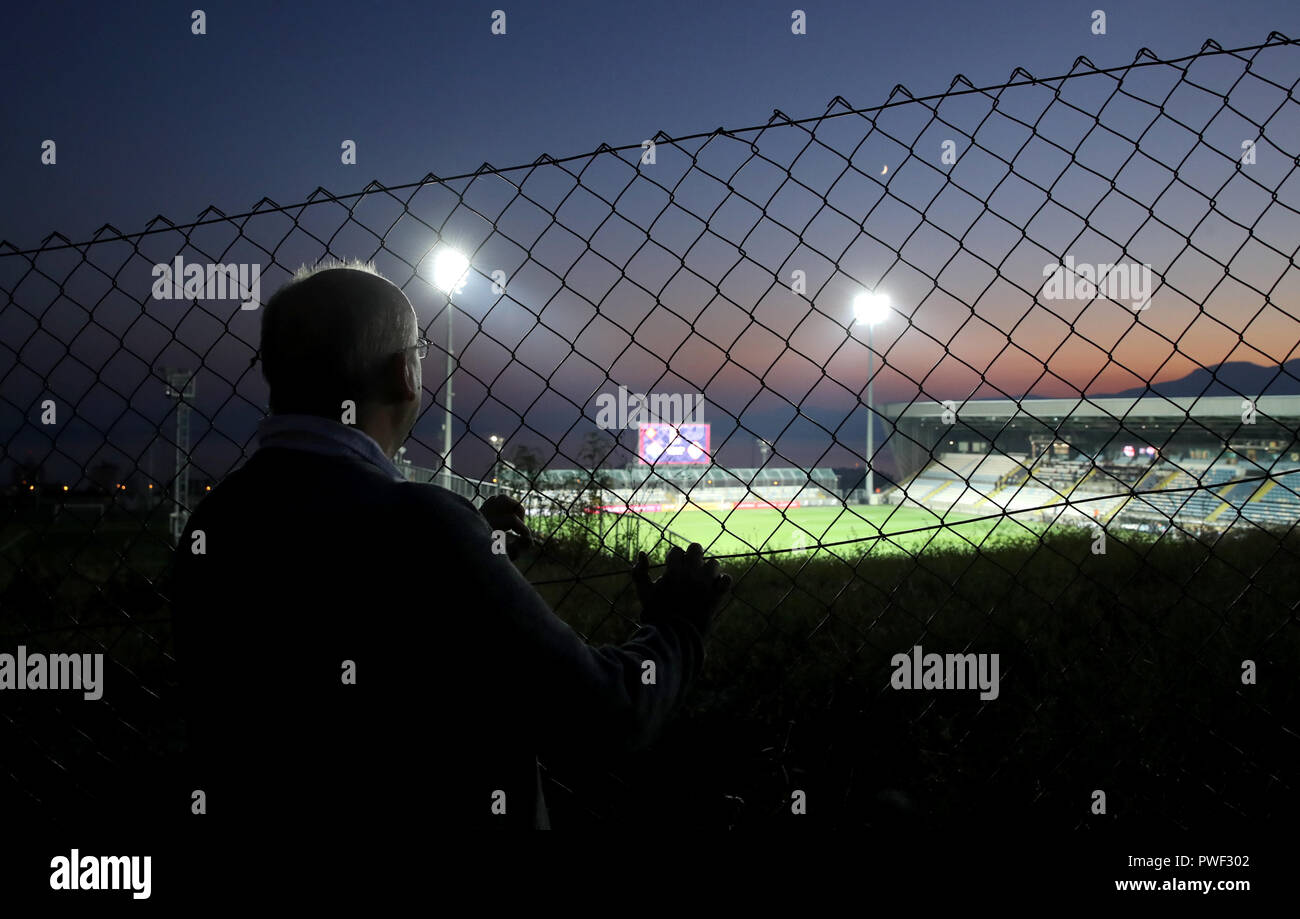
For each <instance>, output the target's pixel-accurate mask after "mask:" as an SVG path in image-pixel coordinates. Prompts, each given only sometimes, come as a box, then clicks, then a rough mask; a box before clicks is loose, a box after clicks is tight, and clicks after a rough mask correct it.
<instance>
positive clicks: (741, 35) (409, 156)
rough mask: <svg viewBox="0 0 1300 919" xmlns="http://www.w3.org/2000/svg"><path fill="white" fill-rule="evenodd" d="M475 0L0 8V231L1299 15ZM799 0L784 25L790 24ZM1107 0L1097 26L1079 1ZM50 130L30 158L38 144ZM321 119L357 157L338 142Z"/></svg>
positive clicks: (1057, 65)
mask: <svg viewBox="0 0 1300 919" xmlns="http://www.w3.org/2000/svg"><path fill="white" fill-rule="evenodd" d="M497 6H499V4H497V5H494V4H493V3H484V4H474V3H454V4H450V3H375V4H366V5H357V4H351V3H331V2H320V3H312V4H310V5H299V4H280V3H222V4H210V5H205V6H203V7H202V8H203V9H204V10H205V11H206V13H207V19H208V21H207V28H208V34H207V35H206V36H201V37H200V36H194V35H192V34H191V33H190V11H191V10H192V9H193V6H187V5H181V4H174V3H151V2H138V3H128V4H115V5H111V6H108V5H104V4H93V3H81V4H77V3H60V4H54V3H42V4H31V5H24V6H23V7H22V8H11V9H10V10H7V11H6V15H5V20H6V28H5V30H4V33H5V36H4V38H3V39H2V40H0V42H2V50H3V53H0V69H2V70H3V73H4V86H5V91H4V93H3V94H2V96H3V99H2V100H0V112H2V117H0V123H3V124H4V126H5V131H4V138H3V145H2V146H0V171H2V172H3V175H4V176H5V181H4V183H3V186H0V239H6V240H8V241H10V242H11V243H14V244H16V245H18V246H19V247H20V248H28V247H31V246H35V245H37V244H38V243H39V241H40V240H41V239H42V238H43V237H44V236H45V235H46V234H48V233H50V232H52V231H56V230H57V231H59V232H61V233H63V234H65V235H67V236H69V237H71V238H73V239H74V240H81V239H84V238H87V237H89V235H90V234H91V233H92V232H93V231H94V230H95V229H97V228H98V227H100V226H102V225H103V224H105V223H111V224H113V225H114V226H116V227H118V228H119V229H121V230H123V231H126V232H129V231H133V230H136V229H139V228H141V227H142V225H143V223H144V222H145V221H146V220H148V219H149V218H151V217H153V216H154V215H155V214H159V213H161V214H164V215H165V216H167V217H168V218H170V219H171V220H173V221H175V222H178V223H179V222H185V221H188V220H192V219H194V217H195V216H196V215H197V214H198V212H199V211H201V210H202V209H203V208H204V207H206V206H208V205H210V204H212V205H216V206H217V207H219V208H221V209H222V210H224V211H225V212H226V213H237V212H242V211H245V210H248V209H249V208H250V207H251V206H252V205H253V204H254V203H255V202H256V201H258V200H259V199H260V198H262V197H263V196H266V197H269V198H271V199H273V200H275V201H277V202H279V203H281V204H287V203H291V202H297V201H301V200H303V199H305V198H306V196H307V195H308V194H309V193H310V192H311V191H312V190H313V189H314V188H316V187H317V186H318V185H319V186H324V187H325V188H327V189H329V190H330V191H334V192H336V193H342V192H346V191H357V190H360V189H361V188H362V187H363V186H364V185H365V184H366V183H367V182H369V181H370V180H371V179H379V180H380V181H381V182H384V183H385V184H396V183H402V182H411V181H416V180H418V179H420V178H421V177H423V176H424V175H425V174H426V173H429V172H433V173H435V174H437V175H440V176H447V175H454V174H460V173H463V172H470V171H473V170H474V169H475V168H477V167H478V166H479V165H480V164H481V163H483V162H484V161H487V162H490V163H492V164H493V165H495V166H506V165H514V164H517V163H528V162H532V161H533V160H534V159H535V158H536V157H537V156H538V154H540V153H542V152H547V153H550V154H552V155H554V156H561V155H565V154H572V153H580V152H584V151H587V150H590V149H594V148H595V147H596V146H598V145H599V144H600V143H602V142H605V143H608V144H610V145H611V146H619V145H622V144H628V143H638V142H640V141H641V140H642V139H644V138H647V137H650V136H652V135H653V134H654V132H655V131H658V130H663V131H665V132H666V133H668V134H670V135H672V136H680V135H684V134H691V133H695V132H699V131H708V130H711V129H713V128H715V127H718V126H719V125H722V126H725V127H727V128H729V129H735V128H739V127H746V126H749V125H752V124H762V123H764V122H766V120H767V119H768V117H769V116H770V115H771V113H772V110H773V109H774V108H779V109H781V110H782V111H783V112H785V113H786V114H788V115H790V116H791V117H794V118H799V117H808V116H813V115H818V114H821V113H822V112H823V111H824V110H825V107H826V104H827V103H828V102H829V101H830V100H831V99H832V98H833V97H834V96H836V95H840V96H843V97H844V98H845V99H846V100H848V101H849V102H850V103H852V104H853V105H854V106H858V107H865V106H871V105H876V104H879V103H881V102H883V101H884V100H885V99H886V97H887V96H888V94H889V91H890V89H891V88H892V87H893V86H894V85H895V84H897V83H902V84H904V85H905V86H907V87H908V88H909V89H910V90H911V91H912V92H913V93H915V94H918V95H922V94H931V93H937V92H941V91H943V90H945V89H946V88H947V87H948V84H949V81H950V80H951V78H952V77H953V75H954V74H957V73H963V74H965V75H966V76H967V77H969V78H970V79H971V80H972V81H973V82H975V83H976V85H986V84H991V83H997V82H1001V81H1003V80H1005V79H1006V78H1007V77H1008V75H1009V74H1010V73H1011V71H1012V69H1013V68H1014V67H1015V66H1017V65H1018V66H1022V67H1024V68H1025V69H1027V70H1028V71H1030V72H1031V73H1033V74H1034V75H1035V76H1055V75H1057V74H1061V73H1065V72H1067V71H1069V69H1070V67H1071V65H1072V64H1073V62H1074V59H1075V58H1076V57H1077V56H1078V55H1086V56H1087V57H1088V58H1089V59H1090V60H1091V61H1092V62H1093V63H1094V64H1096V65H1097V66H1099V67H1107V66H1116V65H1121V64H1126V63H1128V62H1130V61H1132V59H1133V56H1134V54H1135V53H1136V52H1137V51H1138V49H1139V48H1142V47H1147V48H1150V49H1151V50H1152V51H1154V52H1155V53H1156V54H1157V55H1160V56H1162V57H1165V56H1168V57H1173V56H1181V55H1184V54H1191V53H1193V52H1194V51H1196V50H1197V49H1198V48H1199V47H1200V46H1201V43H1202V42H1203V41H1204V40H1205V39H1207V38H1213V39H1215V40H1216V41H1218V42H1219V43H1220V44H1222V45H1223V46H1224V47H1238V46H1244V45H1252V44H1257V43H1259V42H1262V41H1264V39H1265V37H1266V36H1267V35H1268V33H1269V31H1270V30H1274V29H1276V30H1278V31H1281V32H1282V33H1283V34H1286V35H1288V36H1290V37H1292V38H1294V37H1296V36H1297V35H1300V4H1297V3H1295V2H1293V0H1234V2H1232V3H1223V2H1220V0H1155V2H1150V0H1148V2H1131V0H1130V2H1125V3H1123V4H1115V5H1108V4H1105V3H1102V2H1100V0H1088V2H1086V3H1082V2H1081V3H1069V2H1041V0H1018V2H1001V3H991V4H983V3H968V2H935V0H909V2H906V3H863V2H837V3H805V2H800V3H799V4H791V3H770V2H744V3H742V2H710V3H697V2H683V0H678V2H674V0H666V2H656V3H610V2H590V3H578V2H565V0H558V2H547V3H536V2H529V3H520V4H511V5H507V6H505V7H504V9H505V12H506V15H507V34H506V35H505V36H500V37H495V36H493V35H491V34H490V32H489V28H490V24H491V23H490V15H491V11H492V10H493V9H494V8H497ZM796 6H797V7H798V8H801V9H803V10H805V12H806V13H807V17H808V34H807V35H804V36H794V35H792V34H791V32H790V11H791V9H792V8H795V7H796ZM1098 7H1100V8H1103V9H1105V11H1106V13H1107V17H1108V18H1107V34H1106V35H1104V36H1096V35H1093V34H1091V31H1090V27H1091V19H1090V14H1091V11H1092V10H1093V9H1097V8H1098ZM46 138H53V139H54V140H55V141H56V142H57V143H58V165H57V166H56V167H54V168H49V167H45V166H42V165H41V163H40V160H39V156H40V144H41V141H43V140H44V139H46ZM344 138H351V139H354V140H356V141H357V143H358V163H357V165H356V166H344V165H341V164H340V162H339V144H340V142H341V141H342V139H344Z"/></svg>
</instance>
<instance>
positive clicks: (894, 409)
mask: <svg viewBox="0 0 1300 919" xmlns="http://www.w3.org/2000/svg"><path fill="white" fill-rule="evenodd" d="M953 401H954V402H955V403H956V410H957V413H958V415H959V416H960V417H961V418H963V419H965V420H974V419H984V420H990V421H1008V420H1012V419H1015V418H1018V417H1023V418H1025V419H1026V420H1034V421H1039V422H1043V421H1060V420H1061V419H1065V418H1068V419H1070V420H1071V421H1078V422H1086V421H1094V422H1098V421H1099V422H1103V423H1107V422H1114V421H1116V420H1129V421H1139V422H1141V421H1154V422H1157V423H1159V422H1161V421H1174V420H1181V419H1185V418H1189V417H1191V418H1195V419H1197V420H1199V421H1208V420H1211V419H1215V420H1234V421H1236V422H1237V423H1240V421H1241V411H1242V408H1241V403H1242V399H1241V398H1240V397H1238V396H1201V397H1199V398H1197V397H1192V396H1170V397H1166V396H1144V397H1132V396H1123V397H1094V398H1070V399H1019V400H1017V399H971V400H969V401H966V402H957V400H953ZM946 410H947V406H945V405H944V404H943V403H942V402H890V403H887V404H886V405H884V406H882V408H881V411H882V413H883V414H884V415H885V416H886V417H888V418H891V419H894V420H895V421H898V420H904V419H906V420H912V421H924V420H929V419H935V420H938V419H940V418H941V417H942V416H943V413H944V411H946ZM1255 410H1256V412H1257V414H1258V416H1262V417H1264V418H1287V419H1296V418H1300V396H1261V397H1260V398H1259V399H1257V400H1256V401H1255Z"/></svg>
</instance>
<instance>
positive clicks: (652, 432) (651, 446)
mask: <svg viewBox="0 0 1300 919" xmlns="http://www.w3.org/2000/svg"><path fill="white" fill-rule="evenodd" d="M637 457H638V458H639V459H640V460H641V462H642V463H643V464H646V465H652V464H655V463H664V464H674V465H676V464H689V463H707V462H709V425H707V424H683V425H671V424H643V425H640V436H639V437H638V439H637Z"/></svg>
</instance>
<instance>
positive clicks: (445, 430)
mask: <svg viewBox="0 0 1300 919" xmlns="http://www.w3.org/2000/svg"><path fill="white" fill-rule="evenodd" d="M432 270H433V284H434V286H435V287H437V288H438V289H439V290H441V291H442V292H443V293H445V294H446V295H447V394H446V401H445V402H444V403H443V405H444V407H445V408H446V410H447V411H446V417H445V419H444V420H443V423H442V467H443V469H444V470H445V471H444V475H445V476H446V481H447V486H446V487H447V488H451V397H452V391H451V380H452V374H453V372H454V370H453V367H454V364H453V361H454V360H455V358H454V352H453V346H452V334H451V332H452V317H453V316H454V315H455V312H456V307H455V304H453V303H452V302H451V297H452V295H453V294H458V293H460V292H461V291H462V290H464V288H465V281H466V278H467V276H468V275H469V259H468V258H466V257H465V254H464V253H463V252H461V251H460V250H458V249H452V248H450V247H444V248H443V249H440V250H439V251H438V254H437V255H436V256H435V257H434V259H433V269H432Z"/></svg>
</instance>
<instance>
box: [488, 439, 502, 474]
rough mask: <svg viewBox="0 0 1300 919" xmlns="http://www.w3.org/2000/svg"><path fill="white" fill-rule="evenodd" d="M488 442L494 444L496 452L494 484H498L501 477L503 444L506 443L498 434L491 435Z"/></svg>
mask: <svg viewBox="0 0 1300 919" xmlns="http://www.w3.org/2000/svg"><path fill="white" fill-rule="evenodd" d="M488 442H489V443H491V444H492V449H493V450H495V451H496V459H494V460H493V461H492V482H493V483H494V484H496V483H497V479H498V478H499V477H500V475H501V444H502V443H504V441H503V440H502V438H501V437H498V436H497V435H496V434H489V435H488Z"/></svg>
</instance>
